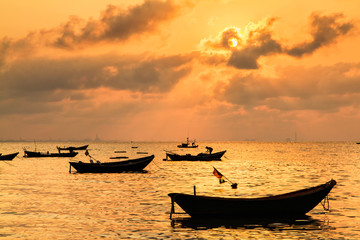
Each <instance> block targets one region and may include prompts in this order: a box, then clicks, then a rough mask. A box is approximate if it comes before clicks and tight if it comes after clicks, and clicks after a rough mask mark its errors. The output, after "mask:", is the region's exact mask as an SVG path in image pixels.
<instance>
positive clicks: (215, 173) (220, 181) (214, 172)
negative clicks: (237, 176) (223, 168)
mask: <svg viewBox="0 0 360 240" xmlns="http://www.w3.org/2000/svg"><path fill="white" fill-rule="evenodd" d="M213 174H214V175H215V177H217V178H218V179H219V183H224V182H226V181H225V179H224V176H223V175H222V174H221V173H220V172H219V171H218V170H217V169H216V168H214V171H213Z"/></svg>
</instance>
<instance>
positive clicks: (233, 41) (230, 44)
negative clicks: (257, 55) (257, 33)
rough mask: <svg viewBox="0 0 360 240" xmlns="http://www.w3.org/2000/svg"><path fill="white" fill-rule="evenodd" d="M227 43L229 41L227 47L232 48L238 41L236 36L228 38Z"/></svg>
mask: <svg viewBox="0 0 360 240" xmlns="http://www.w3.org/2000/svg"><path fill="white" fill-rule="evenodd" d="M228 43H229V47H232V48H234V47H236V46H237V45H238V41H237V39H236V38H230V39H229V40H228Z"/></svg>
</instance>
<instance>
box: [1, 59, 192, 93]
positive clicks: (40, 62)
mask: <svg viewBox="0 0 360 240" xmlns="http://www.w3.org/2000/svg"><path fill="white" fill-rule="evenodd" d="M191 59H192V56H191V55H174V56H165V57H154V58H146V57H144V56H117V55H106V56H100V57H77V58H69V59H47V58H36V59H23V60H19V61H16V62H14V63H13V64H12V65H11V66H9V68H7V70H4V71H2V72H1V73H0V80H1V81H0V87H1V91H3V94H2V96H1V97H0V99H1V98H7V97H15V96H17V97H23V96H29V97H31V98H34V97H35V96H42V95H43V94H45V95H46V93H52V92H55V91H56V90H79V89H94V88H98V87H107V88H113V89H119V90H130V91H139V92H144V93H146V92H164V91H168V90H169V89H171V88H172V87H173V86H174V85H175V84H176V83H177V82H178V81H179V80H180V79H181V78H183V77H184V76H186V75H187V74H189V72H190V71H191V68H190V67H189V65H188V63H189V62H190V61H191ZM45 95H44V96H45ZM49 96H54V95H51V94H50V95H49Z"/></svg>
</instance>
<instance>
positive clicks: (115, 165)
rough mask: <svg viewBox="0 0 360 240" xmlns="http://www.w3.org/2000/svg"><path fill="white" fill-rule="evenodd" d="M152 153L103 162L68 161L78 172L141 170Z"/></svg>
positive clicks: (149, 160)
mask: <svg viewBox="0 0 360 240" xmlns="http://www.w3.org/2000/svg"><path fill="white" fill-rule="evenodd" d="M154 157H155V156H154V155H151V156H146V157H142V158H136V159H129V160H125V161H120V162H104V163H100V162H97V163H84V162H81V161H79V162H69V163H70V172H71V167H73V168H75V169H76V170H77V172H78V173H119V172H139V171H142V170H143V169H144V168H145V167H146V166H147V165H148V164H149V163H150V162H151V161H152V160H153V159H154Z"/></svg>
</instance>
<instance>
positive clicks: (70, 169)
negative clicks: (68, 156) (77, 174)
mask: <svg viewBox="0 0 360 240" xmlns="http://www.w3.org/2000/svg"><path fill="white" fill-rule="evenodd" d="M69 165H70V167H69V173H71V164H70V163H69Z"/></svg>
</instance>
